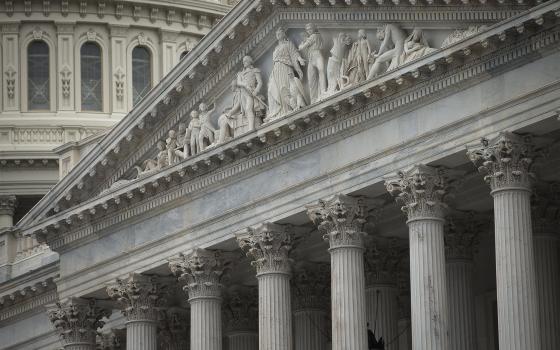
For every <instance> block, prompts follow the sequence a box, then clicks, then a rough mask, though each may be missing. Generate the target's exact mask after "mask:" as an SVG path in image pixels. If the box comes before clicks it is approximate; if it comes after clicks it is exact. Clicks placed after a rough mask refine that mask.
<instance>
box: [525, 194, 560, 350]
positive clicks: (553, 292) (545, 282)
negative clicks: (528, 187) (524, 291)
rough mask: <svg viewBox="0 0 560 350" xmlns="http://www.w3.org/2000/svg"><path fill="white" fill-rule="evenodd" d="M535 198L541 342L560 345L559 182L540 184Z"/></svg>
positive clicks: (545, 345)
mask: <svg viewBox="0 0 560 350" xmlns="http://www.w3.org/2000/svg"><path fill="white" fill-rule="evenodd" d="M532 202H533V203H532V217H531V219H532V222H533V235H534V243H535V272H536V282H537V293H538V300H539V318H540V325H541V343H542V344H541V345H542V349H543V350H552V349H560V332H558V330H559V329H560V318H559V317H558V315H560V264H559V263H558V261H560V254H559V251H560V234H559V229H558V227H559V226H560V184H558V183H552V184H542V185H541V186H538V187H537V188H536V189H535V191H534V196H533V201H532Z"/></svg>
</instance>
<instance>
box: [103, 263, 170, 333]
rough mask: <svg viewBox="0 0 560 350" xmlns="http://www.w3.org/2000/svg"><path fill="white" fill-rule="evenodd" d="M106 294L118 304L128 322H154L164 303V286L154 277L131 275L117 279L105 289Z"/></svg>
mask: <svg viewBox="0 0 560 350" xmlns="http://www.w3.org/2000/svg"><path fill="white" fill-rule="evenodd" d="M107 294H109V297H110V298H111V299H113V300H115V301H117V302H118V303H119V304H120V306H121V312H122V314H123V315H124V316H125V317H126V319H127V320H128V321H152V322H155V321H157V320H158V319H159V312H160V308H161V307H162V306H163V305H164V304H165V303H166V299H165V295H166V286H165V285H164V284H162V283H161V281H160V279H159V278H158V277H156V276H146V275H140V274H132V275H131V276H129V277H128V278H126V279H117V280H116V282H115V283H114V284H112V285H110V286H108V287H107Z"/></svg>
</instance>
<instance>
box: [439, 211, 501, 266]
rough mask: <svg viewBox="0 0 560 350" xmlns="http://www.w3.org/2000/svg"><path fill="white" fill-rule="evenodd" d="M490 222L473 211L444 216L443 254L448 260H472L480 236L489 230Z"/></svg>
mask: <svg viewBox="0 0 560 350" xmlns="http://www.w3.org/2000/svg"><path fill="white" fill-rule="evenodd" d="M490 227H491V222H490V221H489V220H486V219H482V218H480V217H477V215H476V214H475V213H474V212H468V213H461V212H455V213H453V214H451V215H448V216H447V217H446V218H445V226H444V230H445V255H446V258H447V259H448V260H459V259H460V260H472V259H473V256H474V254H475V253H476V251H477V248H478V244H479V243H480V236H481V234H482V233H483V232H484V231H485V230H486V231H488V230H490Z"/></svg>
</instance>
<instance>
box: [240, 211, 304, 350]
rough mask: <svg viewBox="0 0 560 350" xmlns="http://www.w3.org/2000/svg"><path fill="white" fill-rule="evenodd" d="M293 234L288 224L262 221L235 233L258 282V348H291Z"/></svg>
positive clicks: (282, 349)
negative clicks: (291, 252) (253, 226)
mask: <svg viewBox="0 0 560 350" xmlns="http://www.w3.org/2000/svg"><path fill="white" fill-rule="evenodd" d="M292 239H293V233H292V232H291V230H290V229H289V227H288V226H283V225H276V224H272V223H268V222H266V223H263V224H260V225H258V226H256V227H255V228H250V229H248V230H246V231H244V232H240V233H238V234H237V240H238V242H239V246H240V247H241V249H242V250H243V251H245V252H246V253H247V256H249V257H251V258H252V259H253V261H252V262H251V265H253V267H255V269H256V271H257V279H258V282H259V349H266V350H292V349H293V345H292V344H293V339H292V304H291V298H290V276H291V269H290V259H289V258H288V253H289V251H290V250H291V249H292Z"/></svg>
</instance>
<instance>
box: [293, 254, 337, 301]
mask: <svg viewBox="0 0 560 350" xmlns="http://www.w3.org/2000/svg"><path fill="white" fill-rule="evenodd" d="M330 277H331V271H330V265H329V264H328V263H317V262H308V261H301V262H298V263H297V264H295V267H294V276H293V278H292V294H293V295H294V299H293V302H294V307H293V309H294V311H297V310H305V309H318V310H326V309H328V305H329V303H330V300H331V298H330Z"/></svg>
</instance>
